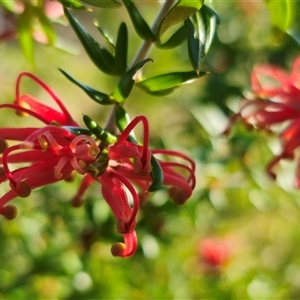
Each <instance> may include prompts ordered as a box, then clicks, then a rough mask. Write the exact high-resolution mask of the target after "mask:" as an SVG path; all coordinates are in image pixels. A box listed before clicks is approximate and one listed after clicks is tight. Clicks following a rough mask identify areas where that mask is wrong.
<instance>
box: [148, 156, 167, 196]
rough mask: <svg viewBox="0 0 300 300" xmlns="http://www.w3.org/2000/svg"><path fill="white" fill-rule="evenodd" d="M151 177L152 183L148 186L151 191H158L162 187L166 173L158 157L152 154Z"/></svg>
mask: <svg viewBox="0 0 300 300" xmlns="http://www.w3.org/2000/svg"><path fill="white" fill-rule="evenodd" d="M150 175H151V178H152V183H151V185H150V186H149V188H148V191H149V192H154V191H157V190H158V189H160V188H161V186H162V184H163V181H164V173H163V171H162V169H161V166H160V164H159V163H158V161H157V159H156V158H155V157H154V156H153V155H151V173H150Z"/></svg>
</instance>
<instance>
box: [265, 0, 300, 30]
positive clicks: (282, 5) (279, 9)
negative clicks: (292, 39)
mask: <svg viewBox="0 0 300 300" xmlns="http://www.w3.org/2000/svg"><path fill="white" fill-rule="evenodd" d="M265 2H266V5H267V8H268V10H269V13H270V17H271V24H272V26H274V27H277V28H279V29H280V30H282V31H286V30H288V29H289V28H290V27H291V26H292V25H293V24H294V23H295V21H296V17H297V12H298V6H297V1H291V0H281V1H273V0H265ZM298 21H299V20H298Z"/></svg>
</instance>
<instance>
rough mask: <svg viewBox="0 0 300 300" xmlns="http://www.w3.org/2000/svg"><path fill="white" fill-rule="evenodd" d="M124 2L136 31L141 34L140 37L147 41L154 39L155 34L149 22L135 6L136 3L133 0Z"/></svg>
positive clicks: (124, 0)
mask: <svg viewBox="0 0 300 300" xmlns="http://www.w3.org/2000/svg"><path fill="white" fill-rule="evenodd" d="M122 2H123V4H124V5H125V7H126V9H127V11H128V13H129V16H130V19H131V22H132V24H133V26H134V28H135V31H136V33H137V34H138V35H139V37H140V38H141V39H143V40H145V41H152V40H154V35H153V33H152V31H151V29H150V27H149V25H148V24H147V22H146V21H145V20H144V18H143V17H142V16H141V14H140V13H139V11H138V10H137V8H136V7H135V5H134V3H133V2H132V1H131V0H122Z"/></svg>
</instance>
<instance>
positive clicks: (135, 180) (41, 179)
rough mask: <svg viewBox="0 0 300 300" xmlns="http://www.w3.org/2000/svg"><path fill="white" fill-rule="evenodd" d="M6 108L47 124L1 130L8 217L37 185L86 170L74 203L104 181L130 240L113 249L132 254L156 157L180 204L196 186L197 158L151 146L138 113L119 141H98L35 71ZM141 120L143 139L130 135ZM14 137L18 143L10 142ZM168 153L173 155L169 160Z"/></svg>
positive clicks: (0, 210) (2, 203)
mask: <svg viewBox="0 0 300 300" xmlns="http://www.w3.org/2000/svg"><path fill="white" fill-rule="evenodd" d="M23 77H29V78H31V79H33V80H34V81H36V82H37V83H38V84H39V85H41V86H42V87H43V88H44V89H45V90H46V91H47V92H48V93H49V94H50V96H51V97H52V98H53V100H54V101H55V102H56V104H57V105H58V107H59V110H55V109H53V108H51V107H49V106H47V105H45V104H43V103H41V102H40V101H38V100H37V99H35V98H33V97H32V96H30V95H23V94H21V93H20V83H21V79H22V78H23ZM4 108H10V109H14V110H16V111H17V113H18V114H19V115H31V116H33V117H35V118H36V119H38V120H40V121H42V122H43V123H45V126H44V127H41V128H1V129H0V153H2V157H0V166H1V169H0V183H2V182H4V181H8V182H9V185H10V189H9V191H8V192H7V193H6V194H4V195H3V196H2V197H1V198H0V214H2V215H3V216H5V217H6V218H7V219H12V218H14V217H15V215H16V209H15V208H14V206H12V205H9V204H8V203H9V201H11V200H12V199H14V198H15V197H17V196H20V197H28V196H29V195H30V193H31V190H32V189H35V188H37V187H41V186H44V185H47V184H51V183H55V182H57V181H60V180H65V179H68V178H69V177H70V176H71V175H72V173H73V172H74V171H76V172H77V173H79V174H80V175H83V179H82V181H81V184H80V187H79V189H78V192H77V194H76V195H75V196H74V198H73V200H72V204H73V205H74V206H80V205H81V204H82V203H83V195H84V193H85V191H86V190H87V188H88V187H89V186H90V185H91V184H92V183H93V182H95V181H98V182H99V183H100V184H101V192H102V195H103V198H104V199H105V201H106V202H107V203H108V205H109V206H110V208H111V210H112V212H113V214H114V216H115V218H116V220H117V231H118V232H119V233H120V234H122V235H123V238H124V243H116V244H114V245H113V246H112V254H113V255H115V256H122V257H128V256H131V255H133V254H134V253H135V251H136V248H137V236H136V232H135V226H136V217H137V214H138V210H139V207H140V202H141V201H140V200H141V199H142V200H145V199H146V197H147V195H148V194H149V190H150V189H151V188H152V187H153V186H152V184H153V181H154V180H155V177H156V175H155V174H154V173H153V161H154V162H157V164H158V166H159V169H160V172H161V174H160V175H162V176H161V183H162V184H163V185H166V186H169V195H170V198H172V199H173V200H174V202H175V203H177V204H183V203H184V202H185V201H186V200H187V199H188V198H189V197H190V196H191V194H192V191H193V189H194V187H195V175H194V173H195V164H194V162H193V161H192V160H191V159H190V158H188V157H187V156H185V155H184V154H182V153H179V152H176V151H171V150H165V149H162V150H158V149H157V150H152V151H151V150H150V149H149V125H148V121H147V119H146V118H145V117H144V116H138V117H136V118H134V119H133V120H132V122H130V123H129V124H128V126H127V127H126V128H125V129H124V131H123V132H122V133H121V134H120V135H115V136H114V139H113V141H110V142H109V143H102V142H103V141H102V142H101V141H100V142H99V143H98V144H97V143H96V141H97V138H94V137H93V135H92V133H90V132H89V130H87V129H83V128H80V127H79V125H78V124H77V123H76V122H75V121H74V120H73V119H72V117H71V116H70V114H69V112H68V111H67V110H66V108H65V107H64V105H63V104H62V102H61V101H60V99H59V98H58V96H57V95H56V94H55V93H54V92H53V91H52V90H51V89H50V88H49V87H48V86H47V85H46V84H45V83H43V82H42V81H41V80H39V79H38V78H36V77H35V76H34V75H32V74H30V73H22V74H21V75H20V76H19V78H18V80H17V85H16V100H15V101H14V103H13V104H2V105H0V109H4ZM139 123H142V124H143V128H144V136H143V143H142V144H138V143H137V142H135V140H134V139H133V138H132V136H130V134H131V132H132V130H133V129H134V128H135V127H136V126H137V125H138V124H139ZM8 141H17V142H18V143H17V144H14V145H13V146H9V144H8ZM155 156H159V157H157V158H154V157H155ZM166 157H167V158H168V160H167V161H164V160H163V159H164V158H166ZM175 159H181V160H183V162H177V161H175ZM15 163H18V164H19V163H24V164H25V166H22V167H20V168H17V169H14V170H11V169H10V165H11V164H15Z"/></svg>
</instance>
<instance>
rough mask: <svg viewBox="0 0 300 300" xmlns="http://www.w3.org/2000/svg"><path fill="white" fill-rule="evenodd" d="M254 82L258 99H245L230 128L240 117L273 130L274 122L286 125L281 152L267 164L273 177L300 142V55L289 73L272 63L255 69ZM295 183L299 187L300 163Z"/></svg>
mask: <svg viewBox="0 0 300 300" xmlns="http://www.w3.org/2000/svg"><path fill="white" fill-rule="evenodd" d="M251 83H252V90H253V93H254V94H255V98H254V99H252V100H249V99H244V103H243V105H242V107H241V108H240V110H239V112H238V113H237V114H235V115H234V116H233V117H232V118H231V122H230V126H229V127H231V125H232V123H234V122H235V121H236V120H237V119H241V120H242V121H243V122H244V123H245V124H247V125H250V126H253V127H255V128H257V129H264V130H268V131H271V132H274V131H275V129H274V126H273V125H275V124H283V125H284V128H283V130H282V131H281V132H280V135H279V138H280V141H281V144H282V152H281V153H280V154H279V155H278V156H275V157H274V158H273V159H272V161H271V162H270V163H269V165H268V166H267V171H268V173H269V174H270V176H272V177H273V178H276V175H275V173H274V171H273V167H274V166H275V165H276V164H277V163H278V162H279V161H280V160H281V159H283V158H289V159H292V158H294V150H296V149H297V148H298V147H299V145H300V138H299V137H300V57H298V58H297V59H296V60H295V61H294V63H293V66H292V71H291V73H290V74H288V73H286V72H285V71H284V70H282V69H281V68H279V67H276V66H273V65H262V66H258V67H256V68H254V70H253V72H252V75H251ZM227 131H228V130H227ZM296 186H297V187H300V166H299V167H298V170H297V180H296Z"/></svg>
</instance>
